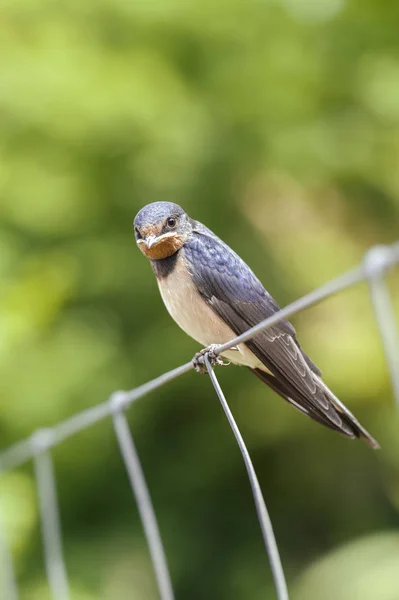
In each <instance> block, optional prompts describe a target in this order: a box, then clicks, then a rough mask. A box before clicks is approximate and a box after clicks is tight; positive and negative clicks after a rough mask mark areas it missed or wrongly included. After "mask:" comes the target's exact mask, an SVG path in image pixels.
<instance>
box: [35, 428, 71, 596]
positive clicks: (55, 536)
mask: <svg viewBox="0 0 399 600" xmlns="http://www.w3.org/2000/svg"><path fill="white" fill-rule="evenodd" d="M47 442H48V435H47V432H46V430H42V431H38V432H37V433H36V434H35V436H34V437H33V438H32V445H33V451H34V452H35V455H34V458H33V463H34V467H35V475H36V483H37V493H38V497H39V513H40V523H41V529H42V539H43V549H44V562H45V566H46V572H47V579H48V582H49V586H50V590H51V594H52V597H53V599H54V600H69V589H68V578H67V572H66V565H65V560H64V556H63V551H62V537H61V525H60V517H59V510H58V501H57V490H56V483H55V476H54V466H53V461H52V458H51V454H50V452H49V451H48V450H47Z"/></svg>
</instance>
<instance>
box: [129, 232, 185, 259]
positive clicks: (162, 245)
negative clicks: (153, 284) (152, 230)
mask: <svg viewBox="0 0 399 600" xmlns="http://www.w3.org/2000/svg"><path fill="white" fill-rule="evenodd" d="M184 242H185V236H182V235H178V234H174V235H170V233H166V234H164V235H161V236H159V238H158V239H157V240H156V241H155V243H154V244H153V245H152V246H151V248H148V247H147V245H146V243H145V241H144V240H137V245H138V247H139V248H140V250H141V252H142V253H143V254H144V255H145V256H147V258H150V259H151V260H160V259H162V258H168V256H172V254H175V253H176V252H177V251H178V250H180V248H181V247H182V246H183V244H184Z"/></svg>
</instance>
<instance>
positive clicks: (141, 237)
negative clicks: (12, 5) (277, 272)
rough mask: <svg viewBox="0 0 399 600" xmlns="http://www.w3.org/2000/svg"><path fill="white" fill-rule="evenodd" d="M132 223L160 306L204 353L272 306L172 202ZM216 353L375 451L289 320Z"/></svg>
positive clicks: (230, 253)
mask: <svg viewBox="0 0 399 600" xmlns="http://www.w3.org/2000/svg"><path fill="white" fill-rule="evenodd" d="M133 228H134V234H135V239H136V243H137V246H138V248H139V249H140V250H141V252H142V253H143V254H144V255H145V256H146V257H147V258H148V259H149V260H150V263H151V266H152V269H153V271H154V273H155V277H156V280H157V283H158V287H159V291H160V294H161V297H162V300H163V302H164V304H165V306H166V309H167V310H168V312H169V314H170V315H171V317H172V318H173V319H174V320H175V322H176V323H177V325H179V327H180V328H181V329H182V330H183V331H184V332H185V333H186V334H188V335H189V336H190V337H192V338H193V339H194V340H196V341H197V342H198V343H199V344H201V345H202V346H203V347H204V349H205V350H206V349H207V348H214V347H215V345H220V344H224V343H226V342H229V341H231V340H232V339H234V338H235V337H236V336H238V335H240V334H242V333H244V332H245V331H247V330H248V329H250V328H251V327H253V326H254V325H257V324H258V323H260V322H261V321H263V320H264V319H266V318H268V317H270V316H271V315H274V314H275V313H276V312H278V311H279V310H280V307H279V306H278V304H277V303H276V302H275V300H274V299H273V297H272V296H271V295H270V294H269V292H268V291H267V290H266V289H265V287H264V286H263V285H262V283H261V282H260V280H259V279H258V278H257V277H256V275H255V274H254V272H253V271H252V270H251V268H250V267H249V266H248V265H247V264H246V263H245V262H244V260H243V259H242V258H240V256H238V254H236V252H234V250H232V249H231V248H230V247H229V246H228V245H227V244H226V243H225V242H224V241H223V240H221V239H220V238H219V237H218V236H217V235H215V234H214V233H213V232H212V231H211V230H210V229H208V227H206V226H205V225H203V224H202V223H200V222H199V221H196V220H194V219H192V218H190V217H189V216H188V214H187V213H186V212H185V211H184V209H183V208H182V207H181V206H179V205H178V204H175V203H173V202H152V203H151V204H147V205H146V206H144V207H143V208H142V209H141V210H140V211H139V212H138V213H137V215H136V216H135V218H134V221H133ZM203 351H204V350H203ZM203 351H202V352H203ZM221 356H222V357H223V358H224V359H227V360H228V361H229V362H231V363H233V364H235V365H240V366H245V367H247V368H248V369H249V370H250V371H251V372H252V373H254V374H255V375H256V376H257V377H258V378H259V379H261V380H262V381H263V383H265V384H266V385H268V386H269V387H270V388H271V389H272V390H273V391H274V392H275V393H277V394H278V395H279V396H281V397H282V398H283V399H284V400H286V401H287V402H288V403H289V404H291V405H292V406H294V407H295V408H296V409H297V410H299V411H300V412H301V413H303V414H305V415H307V416H308V417H310V418H312V419H313V420H315V421H317V422H318V423H320V424H322V425H325V426H326V427H328V428H330V429H333V430H334V431H336V432H338V433H340V434H342V435H344V436H346V437H347V438H363V439H364V440H365V441H366V442H367V443H368V445H369V446H371V447H372V448H379V444H378V442H377V441H376V440H375V439H374V438H373V437H372V436H371V435H370V433H369V432H368V431H366V429H365V428H364V427H363V426H362V425H361V424H360V423H359V421H358V420H357V419H356V417H355V416H354V415H353V414H352V413H351V412H350V411H349V409H348V408H346V406H345V405H344V404H343V403H342V402H341V401H340V400H339V399H338V398H337V397H336V396H335V395H334V393H333V392H332V391H331V390H330V389H329V388H328V387H327V385H326V384H325V383H324V381H323V380H322V377H321V371H320V370H319V368H318V367H317V366H316V364H315V363H314V362H313V361H312V360H311V359H310V358H309V357H308V356H307V354H305V352H304V351H303V349H302V348H301V346H300V344H299V341H298V339H297V334H296V331H295V329H294V327H293V325H292V324H291V323H290V322H289V321H286V320H282V321H279V322H278V323H277V324H275V325H273V326H271V327H269V328H268V329H265V330H263V331H262V332H261V333H258V334H256V336H255V337H253V338H252V339H250V340H247V341H246V342H244V343H239V344H238V345H237V346H235V347H234V348H231V349H230V350H227V351H225V352H222V353H221Z"/></svg>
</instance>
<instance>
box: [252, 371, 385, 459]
mask: <svg viewBox="0 0 399 600" xmlns="http://www.w3.org/2000/svg"><path fill="white" fill-rule="evenodd" d="M250 371H252V373H254V374H255V375H256V376H257V377H259V379H261V380H262V381H263V382H264V383H266V384H267V385H268V386H269V387H271V388H272V390H274V391H275V392H276V393H277V394H279V395H280V396H281V397H282V398H284V400H286V401H287V402H289V404H291V405H292V406H294V407H295V408H297V409H298V410H299V411H300V412H302V413H304V414H306V415H308V416H309V417H311V418H312V419H313V420H315V421H317V422H318V423H320V424H321V425H325V426H326V427H329V428H330V429H333V430H334V431H337V432H338V433H340V434H342V435H344V436H346V437H349V438H363V439H364V440H365V441H366V442H367V444H368V445H369V446H371V447H372V448H375V449H377V448H379V447H380V446H379V444H378V442H377V441H376V440H375V439H374V438H373V437H372V436H371V435H370V434H369V432H368V431H366V429H365V428H364V427H363V426H362V425H361V424H360V423H359V421H358V420H357V419H356V417H355V416H354V415H353V414H352V413H351V412H350V411H349V410H348V409H347V408H346V406H345V405H344V404H343V403H342V402H341V401H340V400H338V398H337V397H336V396H335V395H334V394H333V392H332V391H331V390H330V389H329V388H328V387H327V386H326V384H325V383H324V382H323V380H322V379H321V378H320V377H319V376H318V375H317V374H316V373H314V377H315V379H316V380H317V382H318V383H319V384H320V386H321V387H322V389H323V392H324V394H325V397H326V398H327V399H328V401H329V404H330V409H329V410H330V411H333V412H334V413H335V414H336V416H337V419H334V420H331V412H330V418H327V416H326V415H325V414H324V413H323V412H322V411H321V410H318V409H317V407H316V406H314V405H312V404H311V403H310V402H309V401H307V400H306V398H304V396H303V395H302V394H300V393H299V392H298V391H297V390H295V389H294V388H292V387H291V386H288V385H286V384H285V383H284V382H283V381H281V380H280V379H277V378H276V377H274V376H273V375H271V374H270V373H266V372H265V371H262V370H261V369H250ZM296 396H298V397H296Z"/></svg>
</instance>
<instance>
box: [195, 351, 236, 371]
mask: <svg viewBox="0 0 399 600" xmlns="http://www.w3.org/2000/svg"><path fill="white" fill-rule="evenodd" d="M218 348H219V344H211V345H210V346H207V347H206V348H203V349H202V350H200V351H199V352H197V354H196V355H195V356H194V358H193V365H194V369H195V370H196V371H197V373H201V375H207V373H208V369H207V368H206V365H205V355H207V356H208V359H209V362H210V363H211V365H218V366H219V367H228V366H229V364H230V362H225V361H224V360H223V359H222V358H220V356H219V355H218V354H217V353H216V350H217V349H218Z"/></svg>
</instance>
